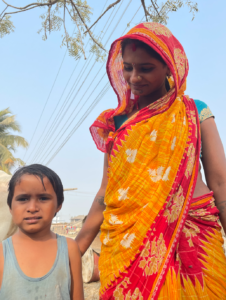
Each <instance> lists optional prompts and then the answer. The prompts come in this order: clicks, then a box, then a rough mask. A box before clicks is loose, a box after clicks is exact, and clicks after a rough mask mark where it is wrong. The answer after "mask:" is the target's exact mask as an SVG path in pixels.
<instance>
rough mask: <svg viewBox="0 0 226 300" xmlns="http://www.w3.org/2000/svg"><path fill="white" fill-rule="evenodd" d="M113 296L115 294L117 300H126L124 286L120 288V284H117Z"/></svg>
mask: <svg viewBox="0 0 226 300" xmlns="http://www.w3.org/2000/svg"><path fill="white" fill-rule="evenodd" d="M113 296H114V299H115V300H124V296H123V288H120V287H119V285H117V287H116V289H115V291H114V293H113Z"/></svg>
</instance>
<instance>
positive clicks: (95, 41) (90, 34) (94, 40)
mask: <svg viewBox="0 0 226 300" xmlns="http://www.w3.org/2000/svg"><path fill="white" fill-rule="evenodd" d="M70 2H71V4H72V6H73V7H74V9H75V10H76V12H77V14H78V16H79V18H80V19H81V21H82V23H83V24H84V26H85V28H86V29H87V31H88V33H89V36H90V37H91V39H92V40H93V42H94V43H96V44H97V45H98V46H99V47H100V48H101V49H102V50H104V51H105V52H106V50H105V49H104V48H103V47H102V46H101V45H100V44H99V43H98V41H97V40H96V39H95V38H94V37H93V35H92V33H91V32H90V31H89V28H88V26H87V25H86V23H85V21H84V20H83V17H82V16H81V14H80V12H79V10H78V9H77V7H76V5H75V4H74V3H73V1H72V0H70Z"/></svg>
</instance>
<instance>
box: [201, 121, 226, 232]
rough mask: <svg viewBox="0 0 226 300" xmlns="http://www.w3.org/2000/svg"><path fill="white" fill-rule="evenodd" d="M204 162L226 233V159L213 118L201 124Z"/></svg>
mask: <svg viewBox="0 0 226 300" xmlns="http://www.w3.org/2000/svg"><path fill="white" fill-rule="evenodd" d="M201 137H202V162H203V167H204V171H205V177H206V182H207V185H208V187H209V188H210V189H211V190H212V191H213V192H214V198H215V201H216V206H217V208H218V209H219V211H220V220H221V224H222V226H223V228H224V231H225V232H226V159H225V153H224V148H223V145H222V142H221V139H220V136H219V133H218V130H217V126H216V123H215V121H214V119H213V118H209V119H206V120H205V121H203V122H202V123H201Z"/></svg>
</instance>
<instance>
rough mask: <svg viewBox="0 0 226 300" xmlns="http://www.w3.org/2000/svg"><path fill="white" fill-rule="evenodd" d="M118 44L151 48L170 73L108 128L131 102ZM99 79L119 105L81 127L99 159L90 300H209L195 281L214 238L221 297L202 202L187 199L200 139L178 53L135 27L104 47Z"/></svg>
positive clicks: (164, 36) (213, 222)
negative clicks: (95, 276)
mask: <svg viewBox="0 0 226 300" xmlns="http://www.w3.org/2000/svg"><path fill="white" fill-rule="evenodd" d="M125 38H132V39H139V40H141V41H143V42H145V43H146V44H148V45H149V46H150V47H152V48H153V49H154V50H155V51H157V52H158V53H159V54H160V55H161V56H162V58H163V59H164V61H165V62H166V63H167V65H168V66H169V68H170V71H171V74H172V76H171V78H170V79H169V83H170V91H169V92H168V93H167V94H166V95H165V96H164V97H163V98H161V99H159V100H157V101H156V102H154V103H152V104H150V105H149V106H147V107H145V108H143V109H142V110H140V111H139V112H137V113H136V114H134V115H133V116H132V117H131V118H129V119H128V120H127V121H125V123H124V124H123V125H122V126H121V127H120V128H119V129H118V130H115V125H114V119H113V117H114V116H117V115H123V114H127V113H129V112H130V111H131V110H132V109H133V106H134V105H135V103H136V101H137V100H138V98H137V97H134V95H132V94H131V90H130V88H129V86H128V85H127V83H126V82H125V80H124V78H123V75H122V68H123V64H122V54H121V44H120V43H121V40H123V39H125ZM107 72H108V76H109V80H110V82H111V85H112V87H113V89H114V91H115V93H116V95H117V97H118V103H119V104H118V107H117V108H116V109H113V110H107V111H105V112H103V113H102V114H101V115H100V116H99V117H98V118H97V120H96V121H95V122H94V124H93V125H92V126H91V128H90V131H91V134H92V136H93V139H94V141H95V143H96V145H97V148H98V149H99V150H101V151H103V152H106V153H108V154H109V169H108V186H107V189H106V194H105V204H106V210H105V212H104V222H103V224H102V226H101V241H102V249H101V255H100V260H99V270H100V279H101V289H100V299H102V300H107V299H115V300H124V299H125V300H146V299H182V298H183V297H189V299H199V296H200V295H201V296H200V297H206V299H214V298H211V297H210V296H212V294H211V292H209V290H210V291H211V289H212V284H213V282H214V280H212V281H213V282H212V283H210V284H208V285H207V281H205V280H204V277H206V278H207V277H208V276H209V277H208V278H210V275H208V274H209V273H208V272H209V270H210V268H212V266H213V263H212V264H210V265H209V260H208V259H209V257H212V256H213V255H212V254H211V253H210V252H211V251H210V250H209V249H210V248H211V247H209V243H211V241H212V240H213V239H214V238H215V239H216V238H217V240H218V244H217V245H218V246H216V245H214V247H215V250H214V251H218V252H217V253H219V259H221V267H222V269H221V273H220V275H219V274H218V275H217V274H215V273H216V272H215V273H214V274H215V275H216V278H218V277H219V278H220V279H219V281H220V280H221V281H222V282H221V284H219V286H218V289H219V291H218V292H219V293H221V294H222V293H223V292H226V284H225V282H223V279H222V278H223V277H224V276H225V275H226V271H225V272H224V271H223V267H224V268H225V267H226V262H225V259H224V256H223V249H222V251H221V250H220V247H221V246H222V238H221V237H220V233H219V230H220V229H219V225H218V224H217V219H218V211H217V209H216V207H215V206H214V202H213V197H212V195H211V197H207V199H206V198H204V199H200V200H198V202H197V201H196V202H193V200H194V199H192V196H193V192H194V188H195V184H196V179H197V174H198V167H199V155H200V146H201V138H200V128H199V119H198V112H197V109H196V105H195V103H194V101H193V99H191V98H189V97H188V96H185V95H184V91H185V89H186V77H187V74H188V61H187V58H186V54H185V52H184V50H183V47H182V46H181V45H180V43H179V42H178V41H177V39H176V38H175V37H174V36H173V35H172V33H171V32H170V31H169V30H168V29H167V28H166V27H165V26H163V25H161V24H157V23H143V24H139V25H137V26H136V27H134V28H133V29H131V30H130V31H129V32H128V34H127V35H125V36H123V37H121V38H120V39H118V40H116V41H115V42H114V43H113V44H112V46H111V50H110V53H109V58H108V62H107ZM196 200H197V199H196ZM211 239H212V240H211ZM208 247H209V248H208ZM206 248H207V249H206ZM216 249H217V250H216ZM197 251H198V252H197ZM197 253H198V254H197ZM211 255H212V256H211ZM200 261H202V262H200ZM188 262H189V265H188ZM215 275H214V276H215ZM217 276H218V277H217ZM210 281H211V280H210ZM218 292H217V293H218ZM186 293H187V294H186ZM217 293H216V294H217ZM221 294H219V295H221ZM184 295H185V296H184ZM192 297H193V298H192ZM208 297H209V298H208ZM216 299H217V298H216ZM222 299H223V298H222Z"/></svg>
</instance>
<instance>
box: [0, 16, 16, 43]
mask: <svg viewBox="0 0 226 300" xmlns="http://www.w3.org/2000/svg"><path fill="white" fill-rule="evenodd" d="M10 18H11V17H10V16H5V18H4V19H3V20H1V21H0V37H1V38H3V36H5V35H6V34H10V33H11V32H13V31H14V30H13V29H14V28H15V27H14V25H13V22H12V21H11V20H10Z"/></svg>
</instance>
